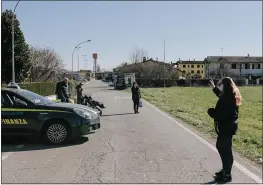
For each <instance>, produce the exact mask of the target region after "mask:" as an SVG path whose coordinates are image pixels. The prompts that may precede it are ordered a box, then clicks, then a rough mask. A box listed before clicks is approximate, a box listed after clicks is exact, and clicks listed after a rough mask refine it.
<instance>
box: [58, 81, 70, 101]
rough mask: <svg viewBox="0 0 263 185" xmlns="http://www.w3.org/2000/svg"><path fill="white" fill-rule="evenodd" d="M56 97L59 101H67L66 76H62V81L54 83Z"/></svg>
mask: <svg viewBox="0 0 263 185" xmlns="http://www.w3.org/2000/svg"><path fill="white" fill-rule="evenodd" d="M55 94H56V95H57V98H58V99H60V100H61V102H68V100H69V96H70V95H69V87H68V78H66V77H65V78H64V79H63V81H60V82H58V83H57V85H56V92H55Z"/></svg>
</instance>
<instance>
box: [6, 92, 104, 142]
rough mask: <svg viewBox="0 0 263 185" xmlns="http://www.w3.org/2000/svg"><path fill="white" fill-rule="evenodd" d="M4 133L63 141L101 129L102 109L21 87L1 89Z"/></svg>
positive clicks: (48, 140)
mask: <svg viewBox="0 0 263 185" xmlns="http://www.w3.org/2000/svg"><path fill="white" fill-rule="evenodd" d="M1 93H2V94H1V116H2V117H1V122H2V135H3V136H4V135H34V136H37V137H39V136H40V137H41V138H42V139H44V141H45V142H47V143H49V144H61V143H64V142H66V141H68V140H69V139H72V138H74V137H76V136H81V135H86V134H88V133H89V132H90V130H91V129H92V130H97V129H99V128H100V116H99V114H98V112H97V111H96V110H94V109H92V108H89V107H87V106H83V105H78V104H71V103H55V102H53V101H51V100H49V99H48V98H46V97H43V96H41V95H38V94H36V93H33V92H31V91H28V90H24V89H19V88H2V90H1Z"/></svg>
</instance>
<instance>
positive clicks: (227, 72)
mask: <svg viewBox="0 0 263 185" xmlns="http://www.w3.org/2000/svg"><path fill="white" fill-rule="evenodd" d="M204 62H205V70H206V78H221V76H231V77H233V78H240V77H241V78H244V77H245V78H247V79H250V80H251V79H258V78H262V73H263V71H262V69H263V61H262V57H252V56H249V55H247V56H208V57H206V58H205V60H204Z"/></svg>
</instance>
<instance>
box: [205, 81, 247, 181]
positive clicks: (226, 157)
mask: <svg viewBox="0 0 263 185" xmlns="http://www.w3.org/2000/svg"><path fill="white" fill-rule="evenodd" d="M210 86H211V88H212V89H213V92H214V93H215V94H216V96H218V97H219V100H218V101H217V104H216V107H215V108H209V109H208V114H209V116H210V117H211V118H213V119H214V124H215V130H216V133H217V135H218V137H217V141H216V148H217V150H218V153H219V155H220V157H221V160H222V164H223V169H222V170H221V171H219V172H217V173H215V180H216V181H217V182H230V181H232V176H231V170H232V166H233V160H234V159H233V153H232V137H233V135H235V134H236V132H237V129H238V122H237V120H238V112H239V111H238V110H239V106H240V105H241V104H242V96H241V94H240V92H239V90H238V88H237V86H236V85H235V83H234V82H233V80H232V79H231V78H230V77H225V78H223V79H222V80H220V81H219V83H218V86H217V87H216V86H215V84H214V82H213V80H210Z"/></svg>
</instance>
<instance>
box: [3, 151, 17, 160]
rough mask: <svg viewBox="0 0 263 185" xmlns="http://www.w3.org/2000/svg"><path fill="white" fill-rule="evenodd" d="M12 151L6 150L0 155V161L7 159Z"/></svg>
mask: <svg viewBox="0 0 263 185" xmlns="http://www.w3.org/2000/svg"><path fill="white" fill-rule="evenodd" d="M13 153H14V152H7V153H5V154H3V155H2V161H3V160H5V159H7V158H8V157H9V156H10V155H11V154H13Z"/></svg>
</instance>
